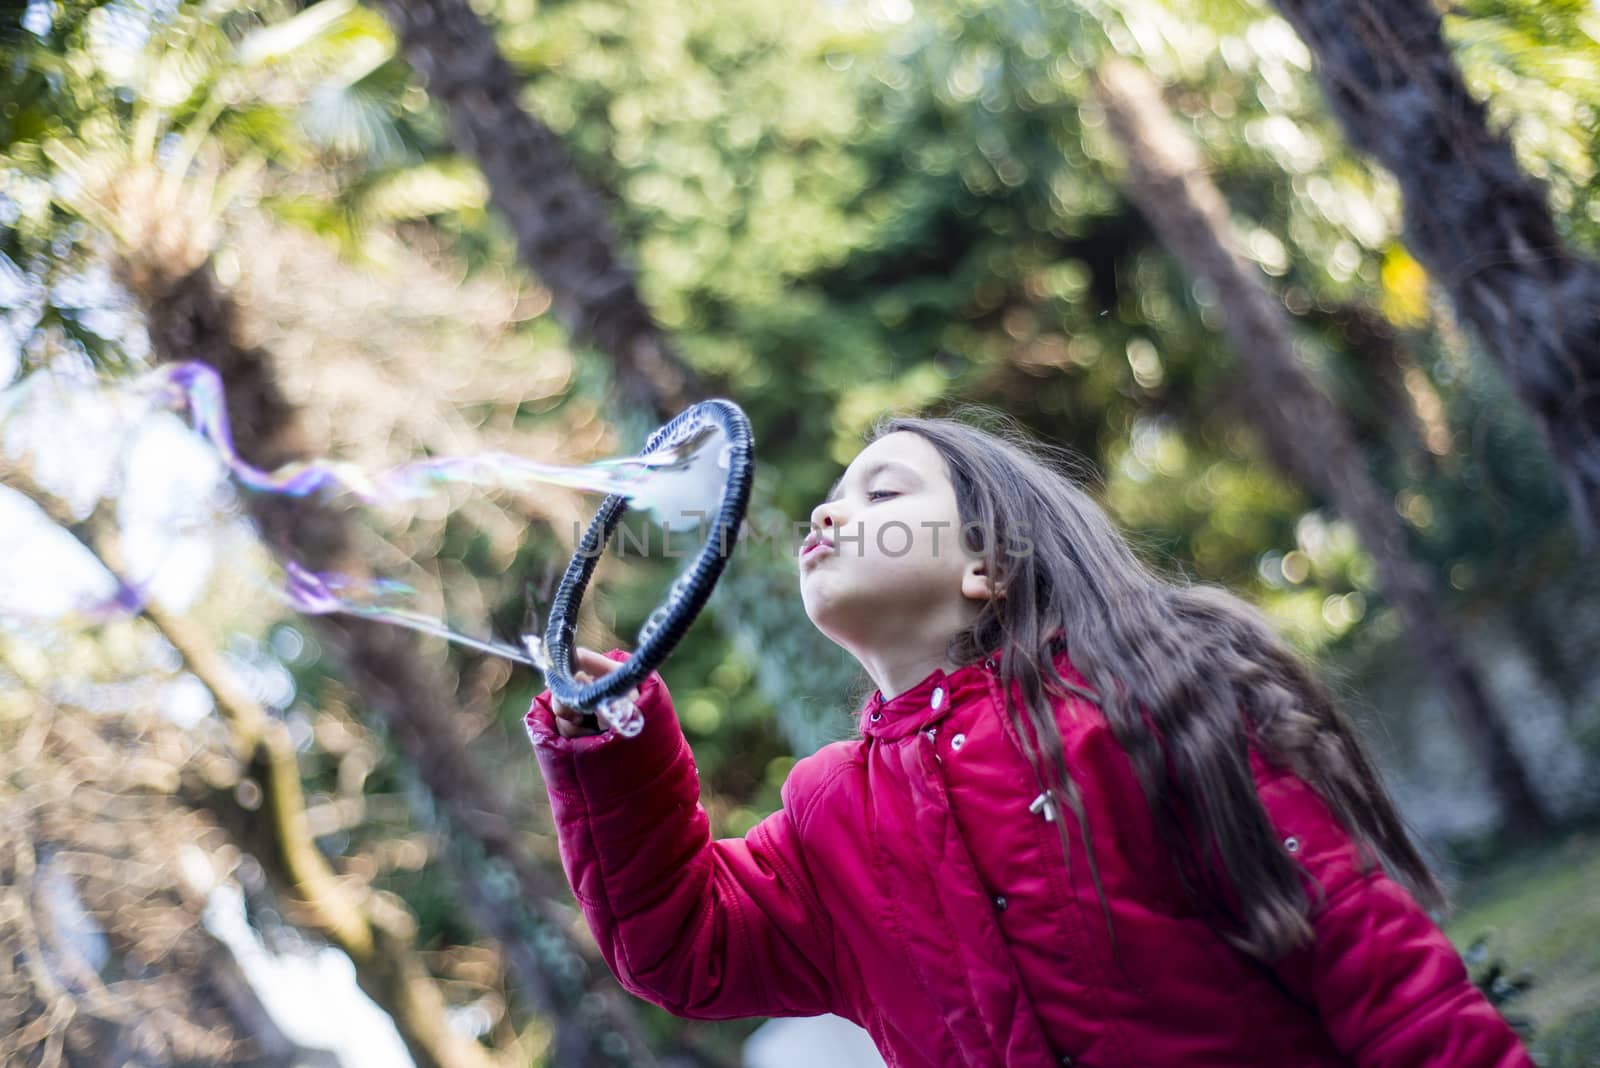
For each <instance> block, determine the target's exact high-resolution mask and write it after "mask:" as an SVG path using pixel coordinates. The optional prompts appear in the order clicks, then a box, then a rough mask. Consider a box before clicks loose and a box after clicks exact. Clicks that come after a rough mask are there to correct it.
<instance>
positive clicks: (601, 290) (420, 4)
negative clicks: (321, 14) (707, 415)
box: [380, 0, 704, 421]
mask: <svg viewBox="0 0 1600 1068" xmlns="http://www.w3.org/2000/svg"><path fill="white" fill-rule="evenodd" d="M380 6H381V7H382V9H383V11H384V12H385V14H386V15H387V16H388V18H389V21H390V22H392V23H393V24H394V26H395V27H396V29H397V30H398V31H399V34H400V40H401V43H402V45H403V46H404V48H405V53H406V58H407V59H408V60H410V62H411V65H412V67H414V68H415V69H416V71H417V73H419V74H420V75H422V77H423V78H425V79H426V80H427V84H428V93H429V94H430V95H431V96H432V97H433V98H434V99H436V100H438V101H439V102H440V103H442V104H443V105H444V106H445V109H446V111H447V112H448V114H449V116H450V130H451V134H452V136H453V138H454V141H455V144H456V147H457V148H459V149H460V150H461V152H462V154H463V155H465V156H467V157H468V158H469V159H471V160H473V161H474V162H475V163H477V165H478V169H479V170H481V171H482V172H483V176H484V177H485V178H486V179H487V180H488V182H489V195H490V199H491V201H492V202H493V203H494V204H495V206H496V207H498V208H499V209H500V211H501V213H502V214H503V215H504V216H505V218H506V221H507V223H509V224H510V226H511V231H512V233H513V234H515V235H516V239H517V255H518V257H519V258H520V259H521V260H522V263H523V265H524V266H525V267H527V268H528V270H529V271H531V272H532V273H533V275H534V277H536V278H538V279H539V280H540V281H541V282H543V283H544V285H545V287H546V288H547V289H549V291H550V296H551V304H552V307H553V308H554V309H555V313H556V316H557V317H558V318H559V319H560V320H561V322H562V324H563V325H564V326H565V327H566V328H567V330H568V331H570V332H571V334H572V336H573V338H574V339H575V340H577V341H579V342H582V343H585V344H591V345H593V346H594V347H595V348H597V349H599V350H600V351H601V352H603V353H605V354H606V356H607V357H609V358H610V360H611V361H612V363H613V365H614V366H615V368H616V380H617V384H618V386H619V387H620V391H621V394H622V398H621V399H622V402H623V404H624V405H625V407H626V408H628V409H632V410H634V411H641V410H642V411H646V412H649V413H651V414H652V415H653V416H655V418H656V419H657V421H665V420H666V419H668V418H670V417H671V416H674V415H676V414H677V413H678V412H679V411H681V410H682V409H683V408H685V407H687V406H689V405H690V404H693V403H694V402H695V401H698V400H701V399H703V396H704V394H703V391H702V389H701V387H700V385H699V383H698V382H697V381H696V378H695V375H694V372H693V371H692V370H691V369H690V368H689V366H688V365H687V364H685V363H684V362H683V360H682V358H681V357H680V356H679V355H678V353H677V351H676V350H675V349H674V348H673V346H672V343H671V342H670V341H669V340H668V338H667V337H666V336H665V335H664V334H663V333H662V332H661V331H660V329H659V328H658V327H657V326H656V324H655V320H654V318H653V317H652V316H651V314H650V311H649V309H648V308H646V307H645V305H644V302H643V301H642V300H640V299H639V293H638V290H637V288H636V287H635V285H634V278H633V271H632V270H631V269H630V268H629V267H628V265H627V264H626V263H625V261H624V258H623V256H622V255H621V253H620V252H619V251H618V242H617V238H616V235H615V233H614V231H613V230H612V227H611V224H610V222H609V220H608V219H607V215H606V207H605V204H604V203H603V202H602V201H601V199H600V197H598V196H596V195H595V193H594V191H593V189H592V188H591V186H590V185H589V183H588V182H587V181H586V180H585V179H584V178H583V176H582V175H580V174H579V173H578V170H577V168H576V167H575V166H574V164H573V162H572V157H571V156H570V155H569V154H568V152H567V150H566V146H565V145H563V144H562V142H561V139H560V138H559V137H557V136H556V134H555V133H554V132H552V131H551V130H550V129H549V127H547V126H545V125H544V124H543V123H542V122H540V121H539V120H538V119H536V118H535V117H534V116H532V115H530V114H529V113H528V112H527V111H525V110H524V109H523V107H522V105H521V104H520V103H519V102H518V89H519V87H520V82H519V81H518V79H517V77H516V75H515V73H514V72H513V71H512V70H511V66H510V64H508V63H507V62H506V60H505V57H504V56H502V55H501V54H500V49H499V46H498V45H497V44H496V43H495V39H494V35H493V34H492V33H491V32H490V30H489V27H487V26H486V25H484V23H483V22H482V20H480V19H479V18H478V16H477V14H476V13H474V12H473V10H472V8H471V7H470V6H469V5H468V4H467V2H466V0H382V3H381V5H380Z"/></svg>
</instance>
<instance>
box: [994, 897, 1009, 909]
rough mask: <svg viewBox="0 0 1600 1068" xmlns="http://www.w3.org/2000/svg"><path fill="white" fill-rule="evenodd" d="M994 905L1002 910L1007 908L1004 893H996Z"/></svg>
mask: <svg viewBox="0 0 1600 1068" xmlns="http://www.w3.org/2000/svg"><path fill="white" fill-rule="evenodd" d="M994 907H995V908H997V909H999V910H1000V911H1001V912H1004V911H1005V910H1006V897H1005V895H1004V894H997V895H995V899H994Z"/></svg>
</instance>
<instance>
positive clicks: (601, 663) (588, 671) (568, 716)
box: [550, 645, 639, 738]
mask: <svg viewBox="0 0 1600 1068" xmlns="http://www.w3.org/2000/svg"><path fill="white" fill-rule="evenodd" d="M573 652H574V653H576V654H577V659H578V665H577V666H578V670H577V671H574V672H573V673H572V677H573V678H574V679H577V680H578V681H579V682H593V681H594V680H595V679H603V678H605V677H606V676H607V675H609V674H611V673H612V672H613V671H615V670H617V668H619V667H621V666H622V665H621V663H619V662H618V661H615V660H612V659H611V658H610V657H608V656H602V655H601V654H600V653H597V652H595V651H594V650H593V649H586V648H584V647H583V646H581V645H579V646H575V647H574V649H573ZM628 698H629V699H630V700H633V701H637V700H638V699H639V689H638V687H634V688H633V689H631V690H629V691H628ZM550 710H551V711H552V712H554V713H555V718H556V731H557V733H559V734H560V735H561V737H563V738H581V737H583V736H585V735H589V734H600V733H602V732H603V731H604V730H605V728H604V727H602V726H600V722H599V720H597V719H596V718H595V715H594V713H593V712H586V711H585V710H583V709H581V708H569V707H567V706H566V705H564V704H562V703H561V702H560V701H558V700H556V698H555V695H554V694H552V695H551V697H550Z"/></svg>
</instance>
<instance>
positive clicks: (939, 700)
mask: <svg viewBox="0 0 1600 1068" xmlns="http://www.w3.org/2000/svg"><path fill="white" fill-rule="evenodd" d="M928 703H929V704H930V705H932V706H933V708H934V710H935V711H937V710H938V708H939V706H940V705H942V704H944V687H943V686H935V687H934V688H933V696H932V697H930V698H929V699H928Z"/></svg>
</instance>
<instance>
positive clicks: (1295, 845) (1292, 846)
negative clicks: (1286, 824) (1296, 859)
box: [1283, 834, 1300, 853]
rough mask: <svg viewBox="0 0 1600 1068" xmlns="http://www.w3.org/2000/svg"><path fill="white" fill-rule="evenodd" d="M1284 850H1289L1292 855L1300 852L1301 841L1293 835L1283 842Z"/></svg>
mask: <svg viewBox="0 0 1600 1068" xmlns="http://www.w3.org/2000/svg"><path fill="white" fill-rule="evenodd" d="M1283 848H1285V849H1287V850H1288V851H1289V852H1291V853H1298V852H1300V839H1298V838H1296V837H1295V836H1294V835H1292V834H1291V835H1290V836H1289V837H1287V838H1285V839H1284V840H1283Z"/></svg>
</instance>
